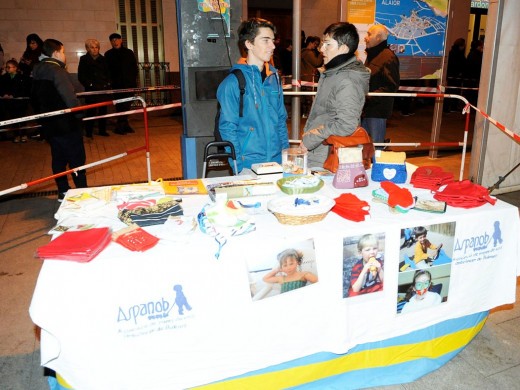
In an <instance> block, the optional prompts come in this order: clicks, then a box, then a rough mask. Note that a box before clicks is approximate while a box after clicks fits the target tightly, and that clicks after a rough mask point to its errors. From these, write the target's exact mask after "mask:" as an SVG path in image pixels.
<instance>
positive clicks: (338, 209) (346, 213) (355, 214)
mask: <svg viewBox="0 0 520 390" xmlns="http://www.w3.org/2000/svg"><path fill="white" fill-rule="evenodd" d="M334 201H335V202H336V204H335V205H334V207H333V208H332V211H333V212H334V213H336V214H338V215H339V216H340V217H343V218H345V219H348V220H349V221H354V222H362V221H364V220H365V216H367V215H370V213H369V212H368V210H370V205H369V204H368V203H367V202H365V201H364V200H360V199H359V198H358V197H357V196H356V195H353V194H350V193H346V194H341V195H340V196H339V197H337V198H336V199H334Z"/></svg>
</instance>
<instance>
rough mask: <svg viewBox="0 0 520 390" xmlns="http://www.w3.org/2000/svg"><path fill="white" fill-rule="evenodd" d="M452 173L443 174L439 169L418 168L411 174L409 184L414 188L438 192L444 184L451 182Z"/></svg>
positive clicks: (430, 167)
mask: <svg viewBox="0 0 520 390" xmlns="http://www.w3.org/2000/svg"><path fill="white" fill-rule="evenodd" d="M453 181H454V180H453V173H449V172H445V171H444V170H443V169H442V168H441V167H437V166H425V167H419V168H417V169H416V170H415V172H414V173H412V177H411V178H410V184H412V185H413V186H414V187H415V188H425V189H428V190H434V191H436V190H438V189H439V188H440V187H442V186H443V185H445V184H448V183H451V182H453Z"/></svg>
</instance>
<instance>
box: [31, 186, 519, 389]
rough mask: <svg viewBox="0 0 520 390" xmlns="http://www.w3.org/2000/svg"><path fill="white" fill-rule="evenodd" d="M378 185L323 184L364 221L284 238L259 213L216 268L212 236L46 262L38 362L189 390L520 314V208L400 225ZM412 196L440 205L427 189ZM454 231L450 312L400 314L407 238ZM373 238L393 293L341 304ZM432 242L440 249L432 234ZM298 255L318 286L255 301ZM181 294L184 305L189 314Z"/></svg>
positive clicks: (287, 229) (113, 385)
mask: <svg viewBox="0 0 520 390" xmlns="http://www.w3.org/2000/svg"><path fill="white" fill-rule="evenodd" d="M377 187H379V184H378V183H372V184H371V185H370V187H366V188H361V189H355V190H350V191H339V190H337V189H335V188H333V187H332V186H331V185H329V184H326V185H325V186H324V188H322V189H321V190H320V192H319V194H321V195H326V196H330V197H332V198H336V197H337V196H339V195H340V194H341V192H351V193H353V194H354V195H356V196H357V197H358V198H360V199H362V200H366V201H368V202H369V203H370V205H371V209H370V215H371V217H370V219H369V220H367V221H365V222H361V223H355V222H352V221H348V220H346V219H343V218H341V217H339V216H338V215H336V214H335V213H332V212H331V213H329V214H328V215H327V217H326V218H325V219H324V220H323V221H321V222H318V223H313V224H308V225H300V226H289V225H282V224H280V223H279V222H278V221H277V219H276V218H275V217H274V216H273V215H272V214H270V213H265V214H260V215H255V219H256V226H257V230H256V231H255V232H253V233H250V234H247V235H244V236H240V237H232V238H230V239H229V240H228V243H227V244H226V245H225V246H224V248H223V249H222V253H221V256H220V258H219V259H218V260H216V259H215V256H214V254H215V252H216V250H217V247H218V246H217V244H216V242H215V240H214V238H213V237H210V236H208V235H205V234H203V233H202V232H200V230H198V229H197V230H196V231H195V232H194V233H192V234H191V235H186V236H182V237H178V238H177V237H175V238H174V239H172V240H161V241H160V242H159V243H158V245H157V246H155V247H154V248H152V249H150V250H148V251H147V252H145V253H136V252H130V251H128V250H126V249H125V248H123V247H121V246H120V245H118V244H116V243H111V244H110V245H109V246H108V247H107V248H106V249H105V250H104V251H103V252H102V253H101V254H100V255H99V256H98V257H96V258H95V259H94V260H93V261H92V262H90V263H86V264H81V263H74V262H67V261H55V260H47V261H45V262H44V264H43V267H42V270H41V273H40V276H39V278H38V282H37V285H36V289H35V292H34V296H33V300H32V303H31V307H30V314H31V317H32V319H33V321H34V323H35V324H37V325H38V326H40V327H41V328H42V336H41V353H42V364H43V365H45V366H47V367H49V368H51V369H54V370H55V371H57V372H59V373H60V374H61V375H62V376H63V377H64V378H65V379H66V380H67V382H68V383H69V384H70V385H72V386H73V387H75V388H77V389H87V390H88V389H107V388H110V389H126V390H129V389H136V390H137V389H138V390H143V389H154V390H157V389H176V388H186V387H191V386H196V385H200V384H204V383H208V382H211V381H215V380H220V379H224V378H227V377H230V376H233V375H238V374H241V373H244V372H248V371H251V370H255V369H260V368H263V367H267V366H270V365H273V364H278V363H282V362H285V361H288V360H291V359H295V358H299V357H302V356H307V355H310V354H313V353H317V352H320V351H329V352H333V353H345V352H347V351H348V350H349V349H350V348H351V347H353V346H354V345H357V344H361V343H365V342H369V341H376V340H383V339H387V338H390V337H394V336H398V335H402V334H406V333H409V332H410V331H413V330H416V329H420V328H424V327H427V326H430V325H433V324H435V323H438V322H440V321H443V320H446V319H450V318H456V317H460V316H463V315H467V314H472V313H477V312H480V311H483V310H488V309H491V308H493V307H496V306H498V305H502V304H506V303H512V302H514V300H515V289H516V276H517V274H518V264H519V259H520V256H519V254H520V250H519V239H518V238H519V236H520V223H519V216H518V210H517V208H516V207H513V206H511V205H509V204H507V203H504V202H501V201H498V202H497V203H496V205H494V206H492V205H490V204H486V205H483V206H481V207H478V208H475V209H470V210H466V209H459V208H452V207H448V209H447V212H446V213H445V214H433V213H425V212H419V211H416V210H411V211H409V212H408V213H405V214H394V213H391V212H390V211H389V209H388V207H387V206H386V205H384V204H381V203H376V202H372V196H371V191H372V190H373V189H374V188H377ZM408 188H410V189H411V191H412V192H413V194H414V195H417V196H420V197H425V198H429V199H431V194H430V193H429V191H427V190H421V189H413V188H411V187H408ZM77 192H81V191H77ZM206 202H208V199H207V197H206V196H186V197H184V198H183V202H182V204H183V208H184V210H185V214H186V215H196V214H197V213H198V212H199V211H200V209H201V207H202V206H203V205H204V204H205V203H206ZM453 222H454V223H455V225H454V227H455V230H454V233H452V234H451V239H450V240H448V241H449V242H448V244H446V243H445V245H444V249H445V250H446V252H447V254H448V255H449V256H450V257H451V258H452V262H451V267H450V266H448V268H447V269H448V279H446V280H445V283H444V287H443V288H444V289H445V290H444V291H445V293H444V295H445V296H446V298H445V301H446V300H447V301H446V302H444V303H442V304H440V305H438V306H436V307H433V308H431V309H428V310H423V311H419V312H415V313H410V314H398V313H397V312H396V299H397V297H398V285H399V284H400V281H399V280H400V278H402V277H403V272H399V269H400V265H399V263H400V262H401V261H402V252H401V251H400V245H401V243H402V241H403V240H402V238H401V229H403V228H406V227H415V226H453V225H450V223H453ZM116 224H117V223H116ZM497 229H498V232H497ZM433 230H435V229H433ZM433 230H432V231H433ZM367 233H373V234H376V235H378V236H379V237H384V241H383V244H381V246H382V248H381V249H382V250H381V252H383V253H384V271H385V275H384V289H383V291H381V292H376V293H371V294H366V295H361V296H357V297H349V298H344V297H343V287H344V286H343V283H344V281H343V260H344V258H345V256H346V255H345V253H346V252H345V250H346V249H345V245H346V243H348V242H350V241H352V240H351V238H355V237H359V236H361V235H363V234H367ZM448 235H449V234H448ZM429 237H432V238H431V239H432V242H433V237H435V236H434V235H433V233H432V235H430V233H429ZM293 247H295V248H303V249H304V250H305V251H307V252H309V253H311V257H314V260H315V263H314V267H315V269H317V274H318V276H319V281H318V282H317V283H315V284H313V285H310V286H307V287H305V288H300V289H298V290H295V291H291V292H290V293H286V294H280V295H277V296H273V297H269V298H266V299H262V300H258V301H253V299H252V285H251V278H252V277H254V276H255V274H256V273H257V272H253V271H260V270H262V269H263V268H262V267H263V266H264V265H265V266H266V267H265V268H270V267H271V266H274V265H275V263H276V260H275V259H276V254H277V253H279V252H281V251H282V250H283V249H286V248H293ZM445 268H446V267H445ZM409 275H413V273H410V274H409ZM178 286H181V287H180V288H179V287H178ZM180 289H182V294H180V293H179V290H180ZM182 296H184V298H185V299H186V302H184V303H187V305H188V306H184V309H183V312H182V314H181V313H180V312H179V308H180V307H181V306H182V303H183V302H181V301H179V299H181V298H182ZM176 300H177V301H176ZM189 308H191V310H188V309H189Z"/></svg>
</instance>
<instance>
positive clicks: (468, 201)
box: [433, 180, 497, 209]
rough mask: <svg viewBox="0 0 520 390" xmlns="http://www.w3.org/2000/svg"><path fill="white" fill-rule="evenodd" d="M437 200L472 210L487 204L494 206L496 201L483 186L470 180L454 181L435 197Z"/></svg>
mask: <svg viewBox="0 0 520 390" xmlns="http://www.w3.org/2000/svg"><path fill="white" fill-rule="evenodd" d="M433 197H434V198H435V199H437V200H440V201H444V202H446V203H447V204H448V205H449V206H453V207H462V208H465V209H470V208H473V207H479V206H482V205H483V204H485V203H491V204H492V205H494V204H495V203H496V201H497V200H496V199H495V198H492V197H490V196H489V191H488V190H487V189H486V188H484V187H482V186H481V185H478V184H474V183H472V182H471V181H469V180H462V181H454V182H452V183H448V184H447V185H446V187H445V188H444V189H443V190H442V191H439V192H437V193H435V195H433Z"/></svg>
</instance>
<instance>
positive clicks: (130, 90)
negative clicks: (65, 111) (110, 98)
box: [76, 85, 181, 97]
mask: <svg viewBox="0 0 520 390" xmlns="http://www.w3.org/2000/svg"><path fill="white" fill-rule="evenodd" d="M171 89H181V87H179V86H177V85H165V86H161V87H142V88H125V89H104V90H100V91H89V92H79V93H77V94H76V96H79V97H82V96H91V95H105V94H107V95H110V94H115V93H137V92H154V91H164V90H171Z"/></svg>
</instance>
